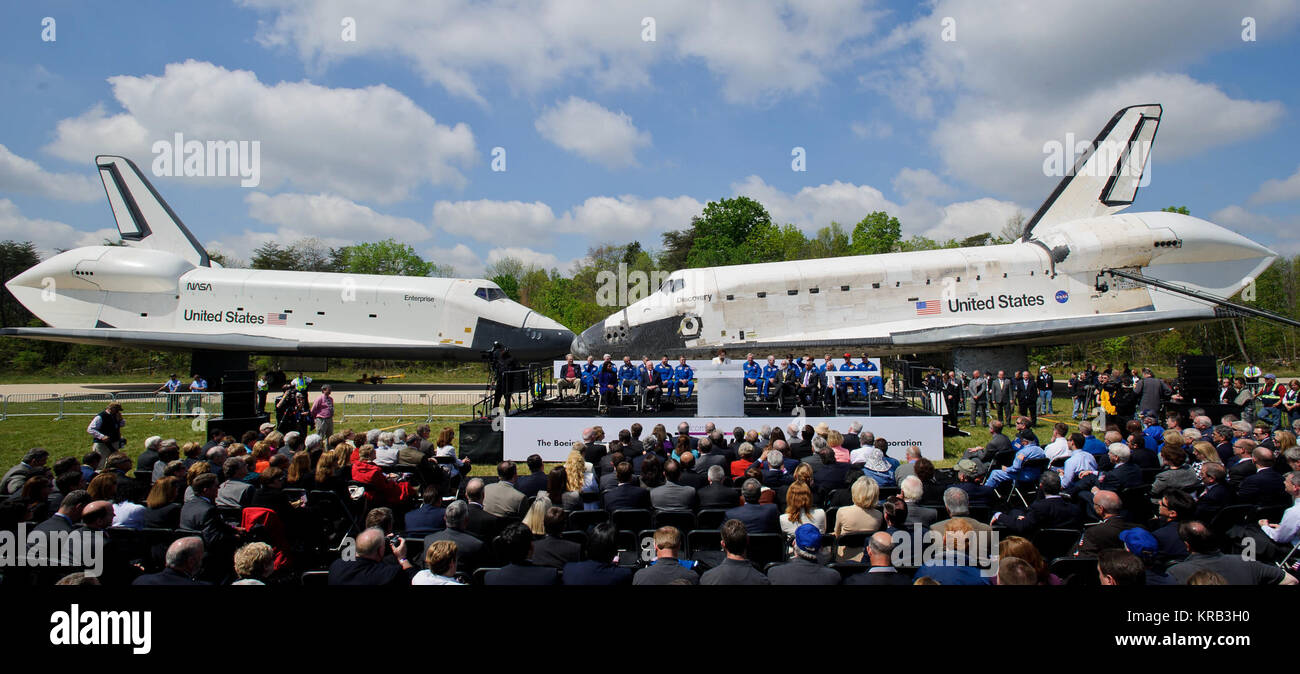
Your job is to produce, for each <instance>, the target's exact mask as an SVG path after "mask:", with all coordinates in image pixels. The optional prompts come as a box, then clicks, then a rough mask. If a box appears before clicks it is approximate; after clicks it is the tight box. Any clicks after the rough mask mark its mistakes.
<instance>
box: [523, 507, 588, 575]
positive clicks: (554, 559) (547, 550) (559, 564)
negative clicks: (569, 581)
mask: <svg viewBox="0 0 1300 674" xmlns="http://www.w3.org/2000/svg"><path fill="white" fill-rule="evenodd" d="M568 519H569V514H568V513H566V512H564V508H561V507H559V506H551V507H550V508H547V510H546V516H545V518H544V519H543V520H542V526H543V527H545V529H546V536H544V537H542V538H540V539H538V540H535V541H533V556H532V560H533V563H534V564H540V565H542V566H550V567H553V568H556V569H560V568H564V565H565V564H568V563H569V562H577V561H580V560H581V559H582V546H581V545H579V544H578V543H577V542H576V541H566V540H564V539H563V538H560V534H562V533H564V526H565V523H566V522H567V521H568Z"/></svg>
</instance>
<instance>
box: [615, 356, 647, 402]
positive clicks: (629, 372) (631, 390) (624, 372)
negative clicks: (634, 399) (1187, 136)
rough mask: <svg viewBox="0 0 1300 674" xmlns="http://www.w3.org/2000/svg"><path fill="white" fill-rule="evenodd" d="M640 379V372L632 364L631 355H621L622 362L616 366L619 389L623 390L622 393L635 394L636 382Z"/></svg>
mask: <svg viewBox="0 0 1300 674" xmlns="http://www.w3.org/2000/svg"><path fill="white" fill-rule="evenodd" d="M640 380H641V373H640V372H639V371H637V367H636V366H635V365H633V364H632V357H631V356H623V364H622V365H620V366H618V381H619V382H620V386H619V390H620V391H622V392H623V395H636V386H637V382H638V381H640Z"/></svg>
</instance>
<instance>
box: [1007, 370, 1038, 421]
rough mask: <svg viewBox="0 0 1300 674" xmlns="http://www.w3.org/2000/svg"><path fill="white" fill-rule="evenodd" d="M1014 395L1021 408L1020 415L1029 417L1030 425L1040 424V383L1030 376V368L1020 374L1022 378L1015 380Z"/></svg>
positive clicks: (1017, 404)
mask: <svg viewBox="0 0 1300 674" xmlns="http://www.w3.org/2000/svg"><path fill="white" fill-rule="evenodd" d="M1013 390H1014V397H1015V400H1016V406H1017V407H1018V408H1019V409H1020V416H1022V417H1029V425H1030V426H1037V425H1038V384H1037V382H1035V381H1034V380H1033V379H1030V378H1029V370H1025V371H1024V372H1022V373H1021V374H1020V379H1017V380H1016V381H1015V385H1014V389H1013Z"/></svg>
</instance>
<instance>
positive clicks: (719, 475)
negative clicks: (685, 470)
mask: <svg viewBox="0 0 1300 674" xmlns="http://www.w3.org/2000/svg"><path fill="white" fill-rule="evenodd" d="M813 479H814V480H816V477H814V478H813ZM726 480H727V471H725V470H723V468H722V466H710V467H709V484H708V486H705V487H700V488H699V489H696V490H695V494H696V496H697V498H698V503H699V505H700V509H701V510H705V509H709V508H715V509H716V508H734V507H736V506H737V505H739V504H740V490H738V489H736V488H734V487H728V486H727V485H726Z"/></svg>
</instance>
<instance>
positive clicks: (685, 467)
mask: <svg viewBox="0 0 1300 674" xmlns="http://www.w3.org/2000/svg"><path fill="white" fill-rule="evenodd" d="M707 441H708V438H704V439H702V440H701V441H700V444H701V445H703V444H704V443H705V442H707ZM677 463H678V464H680V470H679V471H678V473H679V474H678V476H677V479H676V480H674V481H675V482H677V483H678V484H680V485H682V486H684V487H690V488H691V489H699V488H700V487H703V486H704V485H706V484H708V483H709V478H708V477H707V476H706V475H703V474H701V473H697V472H695V455H694V454H692V453H690V452H686V453H685V454H683V455H682V457H681V458H680V459H678V460H677Z"/></svg>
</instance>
